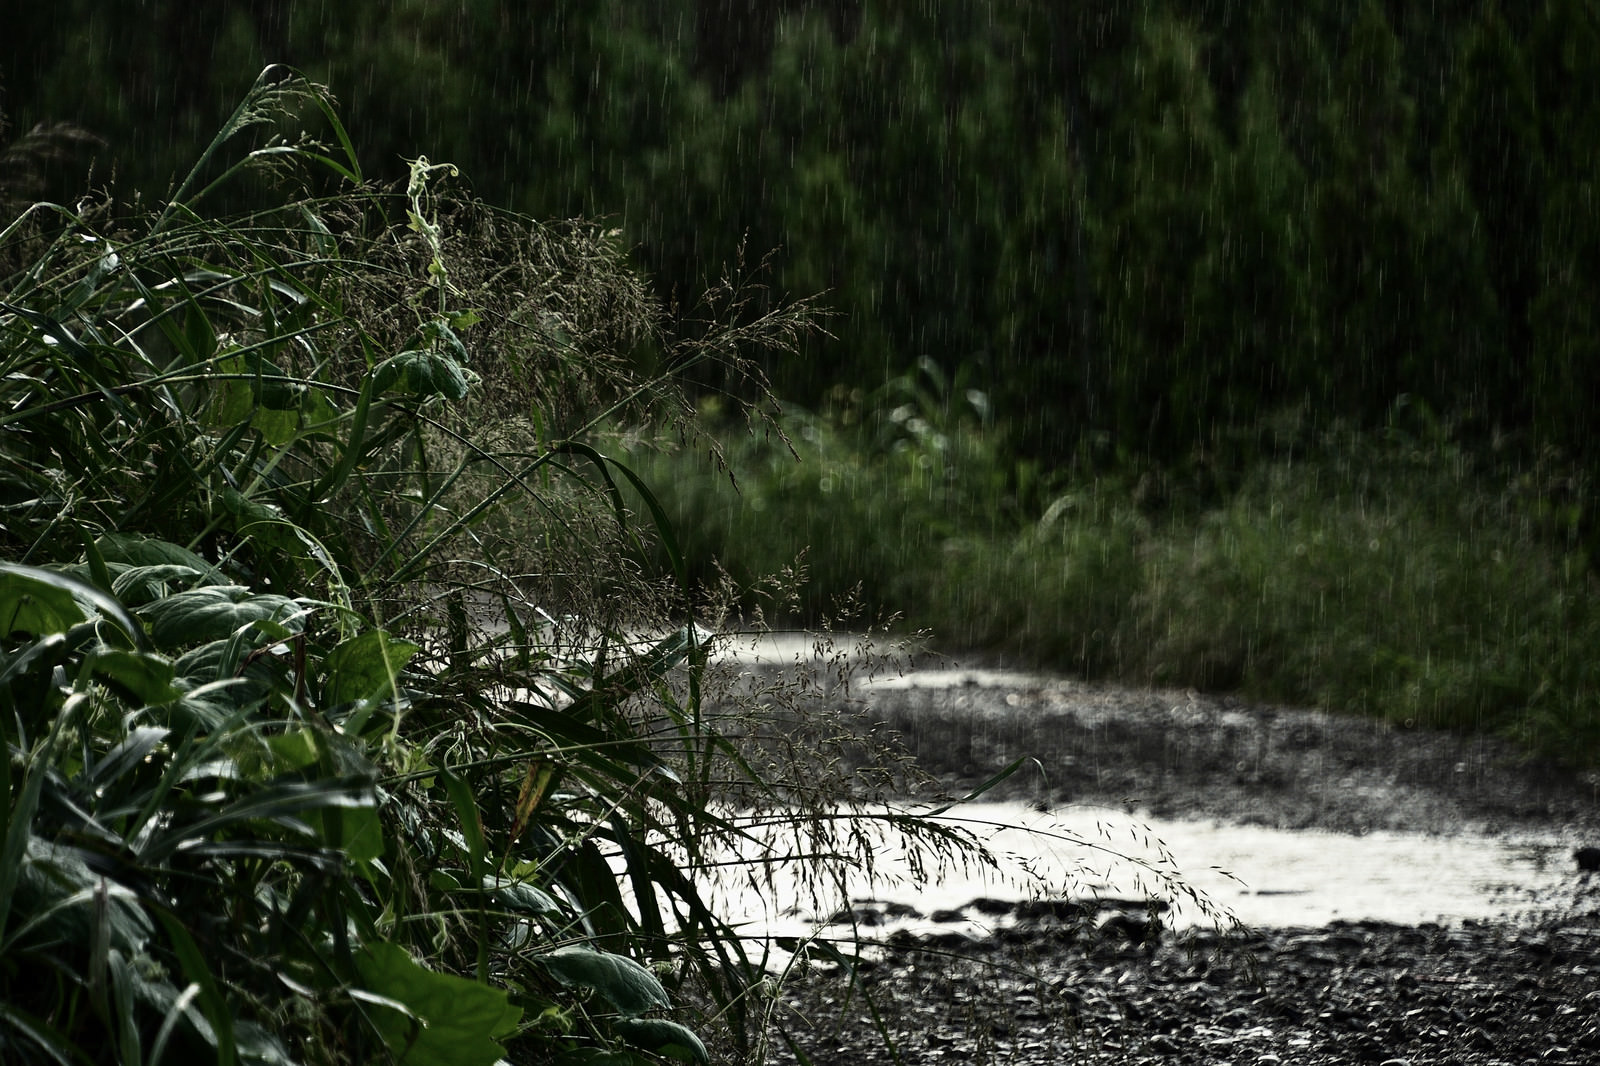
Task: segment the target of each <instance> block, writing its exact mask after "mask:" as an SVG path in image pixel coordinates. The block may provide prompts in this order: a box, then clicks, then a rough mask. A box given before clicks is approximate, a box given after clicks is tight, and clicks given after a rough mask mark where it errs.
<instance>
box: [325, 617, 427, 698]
mask: <svg viewBox="0 0 1600 1066" xmlns="http://www.w3.org/2000/svg"><path fill="white" fill-rule="evenodd" d="M419 647H420V646H419V645H417V644H413V643H412V642H411V641H409V640H399V639H397V638H395V637H392V636H390V635H389V634H388V633H385V632H384V631H383V630H381V629H369V630H368V631H367V632H365V633H362V634H361V635H360V636H358V637H352V638H351V639H349V640H347V641H345V642H344V643H343V644H340V645H339V646H338V647H337V648H334V649H333V651H331V652H329V653H328V657H327V659H326V660H325V661H326V669H327V682H326V683H325V685H324V689H323V704H324V705H325V706H327V707H330V708H331V707H337V706H338V705H340V704H341V703H354V702H355V701H356V700H364V699H372V698H379V699H383V698H389V697H393V696H397V695H398V693H397V692H396V690H395V678H396V676H397V675H398V674H399V673H400V671H401V670H403V669H404V668H405V665H406V663H408V662H410V661H411V657H412V656H413V655H415V654H416V653H417V651H418V650H419Z"/></svg>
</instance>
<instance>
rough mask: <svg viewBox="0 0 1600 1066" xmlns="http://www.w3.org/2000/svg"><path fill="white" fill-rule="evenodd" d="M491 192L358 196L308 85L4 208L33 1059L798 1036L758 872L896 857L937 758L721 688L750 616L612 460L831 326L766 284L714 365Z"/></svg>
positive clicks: (14, 718)
mask: <svg viewBox="0 0 1600 1066" xmlns="http://www.w3.org/2000/svg"><path fill="white" fill-rule="evenodd" d="M297 113H311V114H314V115H317V116H320V118H321V120H322V122H323V124H324V125H325V127H326V128H327V129H328V130H329V131H330V133H331V140H330V141H329V143H328V144H322V143H319V142H317V141H314V140H308V139H305V138H303V137H300V136H298V135H296V134H292V133H291V135H289V136H287V137H286V136H285V135H284V132H283V131H285V130H288V131H293V128H294V126H293V116H295V115H296V114H297ZM452 173H453V168H449V167H446V166H440V165H435V164H430V163H428V162H427V161H426V160H425V159H417V160H415V161H414V162H413V163H412V165H411V171H410V175H409V178H408V181H407V182H406V183H405V184H404V185H402V186H399V187H396V188H386V187H376V186H372V185H369V184H367V183H365V182H363V181H362V180H361V175H360V169H359V166H358V165H357V161H356V159H355V156H354V153H353V152H352V151H351V149H350V143H349V139H348V137H347V136H346V134H345V131H344V127H343V125H342V124H341V123H340V122H339V120H338V119H337V118H336V117H335V114H334V112H333V110H332V108H331V105H330V103H329V100H328V97H327V95H326V94H325V93H324V92H322V91H320V90H318V89H317V88H316V87H315V86H313V85H310V84H308V83H306V82H305V81H304V80H303V79H301V78H299V77H297V76H293V75H290V74H289V73H288V72H286V71H283V70H269V71H268V72H267V73H266V74H264V75H263V76H262V77H261V78H260V79H259V80H258V81H257V83H256V85H255V87H254V88H253V89H252V90H251V91H250V93H249V94H248V96H247V97H246V99H245V101H244V103H243V104H242V105H240V106H239V107H238V108H237V109H236V111H235V112H234V113H233V114H232V116H231V117H230V118H229V119H228V120H227V122H226V123H225V124H224V125H223V127H222V129H221V132H220V133H219V134H217V135H216V136H215V137H214V138H213V140H212V142H211V144H210V147H209V148H208V149H207V150H206V152H205V153H204V154H203V156H202V158H201V161H200V164H199V165H198V166H197V167H196V168H195V169H194V170H193V171H191V172H190V173H189V176H188V177H187V178H185V179H184V180H183V181H182V182H181V183H180V186H179V189H178V192H177V194H176V195H175V196H174V198H173V199H172V200H171V201H170V202H168V203H165V204H163V205H162V206H160V207H159V209H157V210H151V211H145V210H139V209H128V208H125V207H122V206H120V205H117V204H115V203H110V202H102V201H98V200H94V199H92V198H91V199H88V200H85V201H83V202H81V203H79V204H78V205H77V206H76V207H75V208H65V207H61V206H57V205H53V204H50V203H46V202H41V203H38V204H35V205H34V206H32V207H30V208H28V209H26V210H25V211H23V212H22V213H21V214H20V215H18V216H17V217H15V218H14V219H12V220H11V221H10V222H9V224H8V225H7V226H6V227H5V228H4V230H3V231H0V260H3V262H4V263H5V269H4V272H3V274H0V365H3V368H4V373H3V375H0V382H3V385H0V392H3V403H0V560H3V561H0V745H3V754H4V758H0V796H3V798H4V807H3V813H4V821H3V824H0V1058H3V1059H4V1060H5V1061H6V1062H8V1063H10V1062H19V1063H22V1062H54V1063H62V1064H77V1063H98V1062H120V1063H128V1064H139V1063H152V1064H153V1063H158V1062H175V1061H208V1062H209V1061H213V1060H214V1061H217V1062H219V1063H239V1062H255V1063H330V1064H331V1063H355V1062H360V1063H366V1062H404V1063H409V1064H416V1066H428V1064H460V1066H474V1064H476V1066H490V1064H492V1063H495V1062H497V1061H499V1060H501V1059H502V1058H507V1059H509V1060H510V1061H513V1062H563V1063H602V1062H603V1063H610V1064H624V1063H634V1062H647V1061H656V1060H657V1059H658V1058H660V1057H666V1058H672V1059H686V1060H697V1061H707V1059H708V1055H709V1052H708V1050H707V1047H706V1044H707V1043H711V1044H712V1046H713V1047H720V1048H721V1049H722V1051H723V1052H725V1053H726V1054H728V1055H745V1056H748V1057H759V1056H760V1053H761V1048H762V1043H763V1041H764V1040H766V1039H767V1038H768V1037H769V1035H770V1033H771V1032H773V1029H772V1028H771V1027H770V1026H769V1020H770V1019H769V1017H768V1015H769V1014H770V1012H771V1010H772V1009H773V1003H774V1000H773V998H772V996H771V994H770V990H769V985H768V983H767V982H768V980H769V972H768V970H767V969H766V968H765V967H764V965H763V960H762V959H761V958H759V957H755V958H752V957H747V955H746V950H745V944H744V940H743V939H742V938H741V935H740V933H739V931H738V930H737V929H735V928H734V927H733V926H731V925H730V924H728V917H729V916H727V915H725V914H724V913H723V912H722V910H721V909H720V908H718V907H715V906H713V903H712V900H713V898H714V897H713V896H712V895H711V894H710V893H711V892H712V891H713V890H714V889H715V888H716V886H717V884H718V877H717V875H718V871H725V872H728V873H730V874H731V875H733V876H738V877H744V878H747V879H750V880H752V881H759V880H760V879H762V878H767V879H769V883H770V878H771V877H773V876H774V871H775V870H778V869H781V868H783V867H784V866H785V865H786V864H789V865H793V864H798V866H799V869H800V871H801V872H800V875H799V877H798V880H797V881H796V882H795V883H794V886H793V887H792V889H791V891H792V892H793V893H794V895H795V897H796V898H803V897H804V896H805V894H806V892H807V891H808V888H809V890H813V891H819V892H822V895H820V896H818V897H817V898H819V899H823V898H827V893H826V891H824V886H826V885H827V884H829V883H830V879H831V878H834V877H835V876H836V875H839V874H840V873H842V871H843V870H844V869H845V868H846V867H847V866H848V865H849V864H850V863H851V862H852V861H855V860H860V861H862V862H865V863H867V864H868V865H870V862H871V857H872V852H871V848H872V846H873V845H872V844H871V840H872V839H880V840H881V839H882V838H881V837H877V838H873V837H871V836H870V835H869V834H864V833H863V832H862V831H861V822H860V820H859V819H853V818H852V817H850V813H851V812H852V811H853V810H858V809H859V808H858V807H856V806H854V805H853V804H856V803H861V802H865V801H866V800H867V799H869V798H871V796H872V795H873V792H872V791H871V781H872V780H873V778H872V777H871V774H873V773H876V774H877V775H878V777H877V780H879V781H880V782H884V781H888V780H890V779H891V778H892V776H893V775H894V774H895V773H896V772H897V770H896V765H895V764H894V763H893V762H892V761H890V762H885V763H882V764H879V765H878V766H877V769H876V770H872V769H870V768H867V769H866V770H865V773H863V774H856V775H854V776H848V775H847V771H844V770H841V769H840V767H841V765H842V764H841V762H840V760H839V757H838V756H839V752H840V751H841V750H842V747H843V746H844V745H846V744H850V743H853V742H854V740H853V737H854V735H853V734H852V732H851V729H850V726H849V718H850V716H849V715H848V714H841V713H840V712H839V708H838V705H837V700H833V701H832V702H830V704H829V714H828V715H827V720H826V722H825V724H824V726H823V729H824V730H825V732H819V731H817V730H816V729H813V728H811V727H810V726H808V725H807V723H806V719H805V715H804V714H803V713H802V712H803V710H804V703H805V699H804V694H803V692H799V691H798V690H796V689H789V688H785V685H784V683H781V682H779V681H771V682H770V683H768V684H767V685H765V686H764V687H763V688H762V689H761V691H760V692H759V693H758V696H759V708H760V713H759V715H757V714H753V713H747V711H749V710H750V709H752V708H755V707H756V706H757V703H756V702H755V699H756V697H753V696H752V697H751V698H750V699H749V700H747V701H745V702H740V701H739V700H738V699H737V698H736V697H737V696H738V693H734V692H727V691H721V690H720V689H719V688H718V685H719V681H718V679H719V677H723V676H724V674H723V673H719V669H720V668H719V667H718V665H717V664H716V663H715V662H714V661H713V655H712V647H713V645H712V643H711V641H712V639H713V638H712V636H711V634H710V632H709V631H708V630H706V629H703V628H702V627H701V624H700V623H701V622H702V621H708V622H712V623H715V622H717V621H718V620H719V617H718V614H717V611H718V602H719V598H718V593H717V592H716V590H714V589H692V588H691V586H690V585H689V584H688V582H687V581H686V579H685V571H684V567H683V564H682V561H681V558H680V557H679V555H678V552H677V548H676V544H675V541H674V540H673V537H672V531H671V528H670V526H668V525H667V524H666V522H665V520H664V512H663V511H662V509H661V508H660V506H659V504H658V503H657V502H656V499H655V497H654V496H653V494H652V493H651V491H650V489H649V487H648V485H647V484H646V483H645V482H644V481H643V480H641V479H639V478H638V477H637V476H636V475H635V474H634V473H633V472H632V470H631V469H630V468H629V467H628V466H626V465H624V464H623V463H622V462H620V461H618V460H617V459H616V458H613V457H612V456H611V455H609V454H608V452H607V451H604V450H602V449H603V448H604V447H606V440H607V438H606V430H605V427H606V426H607V425H609V424H611V423H612V422H614V421H622V420H626V419H628V418H631V417H634V416H637V417H641V418H642V417H645V416H646V415H648V416H649V417H650V418H651V419H653V420H655V424H658V425H661V426H672V425H676V426H677V428H678V430H679V431H680V432H681V433H683V434H685V435H689V436H692V435H693V434H694V432H695V427H694V426H693V424H692V422H691V421H690V420H689V419H688V417H687V416H688V414H689V410H688V408H687V405H686V403H685V400H684V398H683V395H682V392H681V384H680V380H679V377H678V375H679V374H681V373H682V372H684V371H685V370H687V369H689V368H692V367H694V366H696V365H700V364H704V363H708V362H716V363H718V364H719V365H721V367H722V368H723V370H724V371H729V372H733V373H734V374H737V373H739V371H740V368H741V365H742V364H743V361H744V359H745V355H744V353H745V352H747V351H751V350H760V349H761V348H762V347H763V346H772V345H778V346H782V345H788V344H792V343H793V339H794V337H795V336H797V335H798V334H799V333H800V332H802V331H803V330H804V329H805V318H804V314H803V309H790V310H785V311H782V312H778V313H772V314H767V315H762V316H757V317H754V318H748V317H746V318H741V317H740V316H741V315H742V314H743V312H742V310H741V308H742V306H743V305H742V304H741V303H740V301H739V298H738V296H737V292H736V291H735V290H731V289H730V290H729V295H728V298H727V299H725V300H722V301H720V302H718V303H716V304H715V305H708V306H707V307H706V309H705V314H704V315H703V316H702V322H701V328H700V329H699V330H698V331H697V334H696V335H695V336H694V337H693V338H692V339H690V340H688V341H683V340H675V339H673V338H672V337H671V336H669V335H667V334H666V333H664V332H663V331H662V330H661V328H660V326H661V321H660V315H659V311H658V309H657V307H656V305H655V304H654V302H653V301H652V300H651V299H650V298H649V296H648V294H647V293H646V291H645V289H644V286H643V284H642V282H641V281H640V280H639V278H638V277H637V276H636V275H635V274H634V273H632V272H631V271H630V270H629V269H627V267H626V265H625V263H624V261H623V257H622V254H621V252H620V251H619V249H618V245H617V242H616V240H615V236H614V234H612V233H609V232H607V231H604V230H600V229H597V228H595V227H592V226H586V225H582V224H572V225H568V226H564V227H554V228H553V227H546V226H541V225H538V224H536V223H534V222H532V221H530V220H528V219H526V218H524V217H521V216H516V215H511V214H507V213H504V212H500V211H496V210H493V209H491V208H489V207H487V206H485V205H483V204H482V203H479V202H475V201H472V200H469V199H465V198H463V197H461V196H459V195H457V194H455V193H453V192H451V191H450V190H451V182H452ZM212 175H220V177H219V178H218V180H220V181H224V182H226V181H231V180H235V179H238V180H243V179H245V178H246V177H248V176H249V175H256V176H257V177H258V178H260V179H261V180H262V181H264V182H266V183H267V184H261V185H258V186H257V187H256V191H257V193H259V192H260V191H261V190H262V189H266V188H268V187H274V188H276V189H277V190H278V192H277V194H276V195H277V203H276V204H275V205H272V206H267V207H263V208H261V209H259V210H256V211H254V212H251V213H247V214H230V215H223V216H218V215H215V214H212V213H210V212H208V211H207V210H206V204H207V203H209V202H211V198H212V197H213V196H215V195H216V194H217V193H219V192H220V191H221V190H222V189H223V188H225V187H226V186H225V185H224V186H218V185H216V184H215V183H213V182H208V180H207V179H208V178H209V177H211V176H212ZM310 177H315V178H317V179H318V180H319V181H325V182H332V183H334V184H335V185H336V186H337V189H338V191H337V193H335V194H330V195H320V194H316V193H310V192H307V191H306V189H305V183H306V181H307V180H308V178H310ZM218 199H221V197H218ZM639 347H643V348H645V349H646V350H647V351H648V353H649V358H647V359H646V358H640V359H636V358H633V357H632V355H633V352H634V349H635V348H639ZM646 364H649V365H656V366H659V367H661V368H662V369H661V370H659V371H656V372H650V373H645V372H644V371H642V370H640V367H641V366H644V365H646ZM652 551H659V552H661V553H664V556H665V558H666V559H667V565H666V566H665V567H664V568H663V569H661V570H656V569H654V568H653V567H652V566H651V565H650V564H649V559H650V557H651V553H652ZM796 684H797V685H799V684H800V682H798V681H797V682H796ZM866 750H867V751H868V753H869V754H870V753H872V752H878V753H882V752H884V751H885V750H886V748H885V746H884V743H883V741H882V739H881V738H880V739H879V740H878V741H877V742H875V743H874V744H873V745H872V746H870V748H868V749H866ZM852 765H853V766H863V765H864V764H863V761H862V758H861V756H860V755H859V754H858V755H857V756H856V757H855V759H854V761H853V763H852ZM900 780H901V781H902V783H903V778H901V779H900ZM876 810H877V812H878V813H877V814H876V815H875V816H874V818H875V820H876V823H877V825H878V826H879V827H880V828H881V829H883V830H886V831H889V832H891V833H893V834H896V835H898V836H901V837H903V838H904V839H905V841H906V842H907V844H908V846H910V847H912V848H913V849H917V848H919V847H921V846H922V845H923V844H926V845H928V846H931V847H932V848H934V849H935V850H936V851H937V852H938V853H940V854H943V855H946V856H950V855H956V854H968V853H969V847H970V837H968V836H967V835H966V834H964V833H962V832H959V831H956V830H952V829H950V828H949V827H940V826H935V825H933V824H931V823H927V822H924V821H921V820H919V819H917V818H915V817H911V816H909V815H906V814H904V813H903V812H902V809H901V808H899V807H896V806H894V805H889V804H883V803H880V804H879V805H878V807H877V808H876ZM840 883H842V882H840ZM763 943H764V942H763ZM690 1005H692V1006H693V1007H694V1013H693V1015H692V1016H690V1015H684V1014H681V1013H674V1010H675V1008H676V1009H677V1010H680V1011H681V1010H682V1009H684V1008H685V1007H686V1006H690ZM684 1020H689V1021H694V1022H695V1028H694V1029H691V1028H689V1027H688V1026H686V1025H685V1024H683V1021H684Z"/></svg>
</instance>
